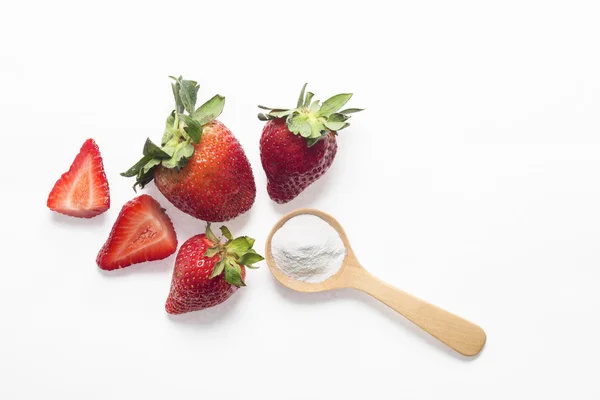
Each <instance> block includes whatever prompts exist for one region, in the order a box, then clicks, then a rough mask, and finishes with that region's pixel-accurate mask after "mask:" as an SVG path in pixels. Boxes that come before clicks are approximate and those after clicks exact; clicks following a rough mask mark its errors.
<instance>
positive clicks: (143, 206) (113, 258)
mask: <svg viewBox="0 0 600 400" xmlns="http://www.w3.org/2000/svg"><path fill="white" fill-rule="evenodd" d="M176 249H177V235H176V234H175V229H174V228H173V224H172V223H171V220H170V219H169V216H168V215H167V214H166V213H165V211H164V209H163V208H162V207H161V206H160V204H159V203H158V202H157V201H156V200H154V199H153V198H152V197H151V196H149V195H147V194H143V195H141V196H139V197H136V198H135V199H133V200H130V201H129V202H127V203H126V204H125V205H124V206H123V208H122V209H121V212H120V213H119V216H118V217H117V220H116V221H115V224H114V226H113V228H112V230H111V232H110V235H109V237H108V240H107V241H106V243H105V244H104V246H102V249H100V252H99V253H98V257H97V258H96V262H97V264H98V266H99V267H100V268H102V269H104V270H108V271H111V270H115V269H118V268H124V267H127V266H129V265H132V264H137V263H141V262H144V261H153V260H161V259H163V258H166V257H168V256H170V255H171V254H173V253H174V252H175V250H176Z"/></svg>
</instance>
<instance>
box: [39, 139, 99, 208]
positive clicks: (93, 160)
mask: <svg viewBox="0 0 600 400" xmlns="http://www.w3.org/2000/svg"><path fill="white" fill-rule="evenodd" d="M46 204H47V206H48V208H50V209H51V210H52V211H56V212H58V213H61V214H66V215H70V216H72V217H78V218H92V217H95V216H96V215H99V214H102V213H103V212H105V211H106V210H108V209H109V207H110V193H109V189H108V181H107V179H106V174H105V173H104V165H103V163H102V157H101V156H100V149H98V145H96V142H94V140H93V139H88V140H86V141H85V143H84V144H83V146H82V147H81V150H80V151H79V154H77V157H75V160H74V161H73V164H71V168H69V170H68V171H67V172H65V173H64V174H62V176H61V177H60V179H59V180H58V181H57V182H56V183H55V184H54V187H53V188H52V191H51V192H50V195H49V196H48V201H47V203H46Z"/></svg>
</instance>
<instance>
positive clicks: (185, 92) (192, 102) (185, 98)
mask: <svg viewBox="0 0 600 400" xmlns="http://www.w3.org/2000/svg"><path fill="white" fill-rule="evenodd" d="M179 84H180V88H179V97H180V98H181V103H182V104H183V107H184V108H185V109H186V110H187V112H188V113H190V114H191V113H193V112H194V107H195V106H196V99H197V96H198V89H200V86H199V85H198V82H196V81H186V80H182V79H180V80H179Z"/></svg>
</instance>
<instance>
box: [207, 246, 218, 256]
mask: <svg viewBox="0 0 600 400" xmlns="http://www.w3.org/2000/svg"><path fill="white" fill-rule="evenodd" d="M217 254H219V246H215V247H210V248H208V249H207V250H206V252H204V256H205V257H208V258H211V257H214V256H215V255H217Z"/></svg>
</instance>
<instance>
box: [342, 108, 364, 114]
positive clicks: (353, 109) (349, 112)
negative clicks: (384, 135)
mask: <svg viewBox="0 0 600 400" xmlns="http://www.w3.org/2000/svg"><path fill="white" fill-rule="evenodd" d="M364 110H365V109H364V108H346V109H345V110H342V111H340V114H352V113H357V112H360V111H364Z"/></svg>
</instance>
